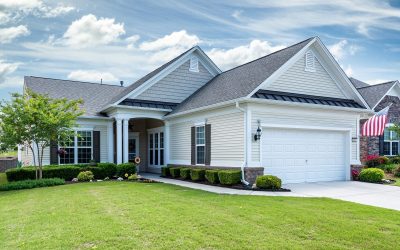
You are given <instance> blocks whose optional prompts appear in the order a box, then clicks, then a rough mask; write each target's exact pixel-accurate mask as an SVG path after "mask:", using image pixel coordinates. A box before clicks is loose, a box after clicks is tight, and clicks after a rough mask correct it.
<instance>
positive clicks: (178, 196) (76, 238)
mask: <svg viewBox="0 0 400 250" xmlns="http://www.w3.org/2000/svg"><path fill="white" fill-rule="evenodd" d="M0 214H2V215H3V216H2V219H1V220H0V232H2V233H1V234H0V249H90V248H97V249H281V248H291V249H300V248H301V249H305V248H310V249H367V248H368V249H396V248H398V241H397V240H396V239H398V238H399V237H400V221H399V220H398V218H399V216H400V213H399V212H398V211H393V210H387V209H381V208H375V207H370V206H364V205H359V204H355V203H349V202H344V201H338V200H332V199H324V198H291V197H258V196H235V195H217V194H212V193H207V192H204V191H199V190H192V189H188V188H183V187H178V186H173V185H167V184H160V183H152V184H150V183H148V184H146V183H129V182H101V183H83V184H73V185H64V186H57V187H49V188H39V189H32V190H21V191H10V192H2V193H0Z"/></svg>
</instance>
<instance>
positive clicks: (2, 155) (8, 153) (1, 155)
mask: <svg viewBox="0 0 400 250" xmlns="http://www.w3.org/2000/svg"><path fill="white" fill-rule="evenodd" d="M17 154H18V151H7V152H0V157H8V156H17Z"/></svg>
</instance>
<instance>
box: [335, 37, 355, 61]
mask: <svg viewBox="0 0 400 250" xmlns="http://www.w3.org/2000/svg"><path fill="white" fill-rule="evenodd" d="M328 49H329V51H330V52H331V54H332V55H333V56H334V57H335V59H336V60H338V61H339V60H341V59H343V58H344V57H346V56H347V55H354V54H356V53H357V52H358V51H359V50H360V49H361V47H359V46H357V45H354V44H351V45H349V43H348V42H347V40H341V41H339V42H337V43H335V44H332V45H330V46H328Z"/></svg>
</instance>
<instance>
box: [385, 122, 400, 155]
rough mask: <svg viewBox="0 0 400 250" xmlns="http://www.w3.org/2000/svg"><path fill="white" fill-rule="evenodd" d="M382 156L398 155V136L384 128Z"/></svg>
mask: <svg viewBox="0 0 400 250" xmlns="http://www.w3.org/2000/svg"><path fill="white" fill-rule="evenodd" d="M383 154H384V155H389V156H392V155H398V154H399V136H398V135H397V133H396V132H394V131H391V130H390V129H389V128H385V131H384V134H383Z"/></svg>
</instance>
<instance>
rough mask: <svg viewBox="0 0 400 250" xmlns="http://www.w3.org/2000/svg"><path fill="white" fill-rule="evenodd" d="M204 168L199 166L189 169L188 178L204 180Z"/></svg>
mask: <svg viewBox="0 0 400 250" xmlns="http://www.w3.org/2000/svg"><path fill="white" fill-rule="evenodd" d="M205 173H206V170H204V169H200V168H192V169H190V178H191V179H192V181H204V175H205Z"/></svg>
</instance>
